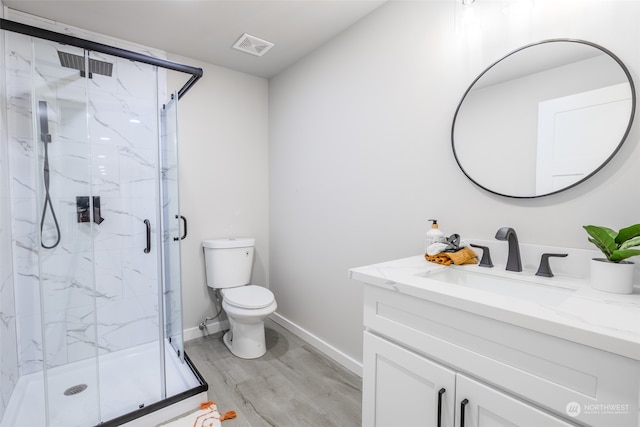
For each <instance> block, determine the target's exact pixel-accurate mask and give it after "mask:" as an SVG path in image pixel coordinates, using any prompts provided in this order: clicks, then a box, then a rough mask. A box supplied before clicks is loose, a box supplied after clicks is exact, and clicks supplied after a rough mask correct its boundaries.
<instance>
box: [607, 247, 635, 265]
mask: <svg viewBox="0 0 640 427" xmlns="http://www.w3.org/2000/svg"><path fill="white" fill-rule="evenodd" d="M637 255H640V249H625V250H616V251H614V252H613V254H611V257H610V258H609V260H610V261H613V262H620V261H623V260H625V259H627V258H631V257H632V256H637Z"/></svg>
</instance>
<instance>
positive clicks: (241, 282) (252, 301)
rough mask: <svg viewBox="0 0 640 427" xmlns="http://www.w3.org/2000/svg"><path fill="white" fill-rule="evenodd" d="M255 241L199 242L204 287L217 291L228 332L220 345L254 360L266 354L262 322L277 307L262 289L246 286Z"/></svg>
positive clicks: (252, 239)
mask: <svg viewBox="0 0 640 427" xmlns="http://www.w3.org/2000/svg"><path fill="white" fill-rule="evenodd" d="M254 246H255V239H254V238H251V237H242V238H230V239H214V240H205V241H203V242H202V247H203V248H204V262H205V270H206V272H207V286H209V287H210V288H213V289H219V290H220V294H221V295H222V308H223V309H224V311H225V312H226V313H227V317H228V318H229V324H230V325H231V328H230V329H229V331H228V332H226V333H225V334H224V337H223V341H224V343H225V345H226V346H227V348H228V349H229V350H230V351H231V353H233V354H234V355H236V356H238V357H241V358H243V359H256V358H258V357H261V356H263V355H264V354H265V352H266V351H267V347H266V345H265V339H264V320H265V319H266V318H267V317H269V316H270V315H271V314H273V312H275V311H276V308H277V307H278V305H277V304H276V300H275V298H274V296H273V293H271V291H270V290H269V289H267V288H265V287H262V286H257V285H249V282H250V280H251V268H252V265H253V250H254Z"/></svg>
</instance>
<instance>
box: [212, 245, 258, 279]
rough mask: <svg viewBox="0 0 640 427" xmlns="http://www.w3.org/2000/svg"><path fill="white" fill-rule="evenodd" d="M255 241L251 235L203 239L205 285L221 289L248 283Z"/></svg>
mask: <svg viewBox="0 0 640 427" xmlns="http://www.w3.org/2000/svg"><path fill="white" fill-rule="evenodd" d="M255 243H256V240H255V239H254V238H252V237H237V238H230V239H213V240H205V241H203V242H202V247H203V248H204V265H205V270H206V272H207V286H209V287H211V288H214V289H221V288H233V287H236V286H243V285H247V284H249V282H250V281H251V267H252V265H253V249H254V246H255Z"/></svg>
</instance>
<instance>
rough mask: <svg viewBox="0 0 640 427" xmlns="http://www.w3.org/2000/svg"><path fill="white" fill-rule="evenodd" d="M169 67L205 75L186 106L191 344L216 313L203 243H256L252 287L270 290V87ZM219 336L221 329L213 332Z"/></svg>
mask: <svg viewBox="0 0 640 427" xmlns="http://www.w3.org/2000/svg"><path fill="white" fill-rule="evenodd" d="M169 59H170V60H172V61H175V62H181V63H183V64H187V65H191V66H194V67H200V68H202V69H203V77H202V78H201V79H200V80H199V81H198V82H197V83H196V85H195V86H193V87H192V88H191V89H190V90H189V92H187V93H186V94H185V95H184V96H183V97H182V98H181V99H180V102H179V103H178V135H179V158H180V159H179V160H180V211H181V213H182V215H184V216H185V217H186V218H187V220H188V235H187V238H186V239H185V240H183V241H182V247H181V254H182V295H183V322H184V329H185V339H191V338H194V337H197V336H199V335H200V334H201V332H200V331H199V330H198V328H197V327H198V324H199V323H200V322H201V321H203V320H204V318H205V317H207V316H211V315H212V314H213V313H214V312H215V308H214V305H213V292H211V291H210V290H209V289H208V288H207V286H206V279H205V270H204V258H203V252H202V246H201V243H202V240H204V239H213V238H223V237H243V236H250V237H255V238H256V250H255V261H254V267H253V276H252V281H253V283H255V284H260V285H265V286H268V284H269V283H268V277H269V268H268V266H269V256H268V239H269V230H268V227H269V223H268V157H267V156H268V147H267V137H268V123H267V121H268V113H267V111H268V110H267V107H268V84H267V80H265V79H263V78H259V77H254V76H250V75H248V74H244V73H240V72H236V71H232V70H229V69H226V68H222V67H217V66H214V65H211V64H207V63H202V62H198V61H195V60H193V59H190V58H184V57H179V56H176V55H173V56H170V57H169ZM187 77H188V76H187V75H185V74H179V75H178V74H173V75H170V81H169V85H170V87H174V88H179V87H181V86H182V84H183V83H184V82H185V81H186V78H187ZM218 329H219V325H217V324H216V322H212V324H211V326H210V327H209V328H208V330H209V332H216V331H217V330H218Z"/></svg>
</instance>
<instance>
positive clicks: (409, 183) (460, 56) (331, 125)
mask: <svg viewBox="0 0 640 427" xmlns="http://www.w3.org/2000/svg"><path fill="white" fill-rule="evenodd" d="M458 3H459V2H457V1H456V2H454V1H406V2H404V1H397V2H396V1H394V2H390V3H387V4H386V5H384V6H382V7H381V8H380V9H378V10H376V11H374V12H373V13H372V14H371V15H369V16H368V17H367V18H365V19H364V20H362V21H360V22H359V23H358V24H356V25H355V26H353V27H351V28H350V29H349V30H347V31H346V32H344V33H343V34H341V35H340V36H338V37H337V38H335V39H334V40H332V41H331V42H330V43H328V44H326V45H325V46H323V47H322V48H321V49H319V50H317V51H316V52H314V53H313V54H312V55H310V56H308V57H307V58H305V59H304V60H303V61H300V62H299V63H297V64H296V65H295V66H293V67H291V68H289V69H288V70H286V71H285V72H283V73H281V74H280V75H278V76H276V77H275V78H273V79H272V80H271V81H270V84H269V91H270V98H269V114H270V121H269V126H270V133H269V146H270V148H269V156H270V157H269V162H270V163H269V165H270V186H269V191H270V233H271V235H270V252H269V255H270V260H271V263H270V285H271V289H272V290H273V291H274V293H275V295H276V299H277V301H278V313H279V314H280V315H281V316H283V317H285V318H286V319H287V320H289V321H290V322H293V323H295V324H296V325H298V326H300V327H301V328H304V329H306V330H307V331H309V332H310V333H312V334H314V335H316V336H317V337H318V338H320V339H322V340H324V341H326V342H327V343H328V344H329V345H332V346H334V347H335V348H336V349H338V350H339V351H342V352H344V353H345V354H346V355H348V356H350V357H352V358H354V359H356V360H362V351H361V346H362V341H361V332H362V294H361V292H362V286H361V285H360V284H359V283H356V282H353V281H351V280H349V279H348V278H347V270H348V268H350V267H357V266H361V265H365V264H370V263H375V262H380V261H385V260H391V259H396V258H401V257H405V256H411V255H415V254H418V253H421V251H422V245H423V236H424V233H425V232H426V231H427V219H428V218H437V219H438V220H439V222H440V225H441V229H442V230H443V231H444V232H445V233H446V234H451V233H454V232H457V233H460V234H461V235H462V236H463V237H464V236H469V237H476V238H485V239H491V238H493V236H494V234H495V232H496V230H497V229H498V228H499V227H501V226H512V227H514V228H515V229H516V230H517V232H518V235H519V237H520V241H521V242H523V243H535V244H544V245H557V246H569V247H579V248H590V247H589V244H588V243H587V240H586V235H585V233H584V231H583V229H582V227H581V226H582V225H583V224H590V223H594V224H600V225H608V226H610V227H612V228H620V227H623V226H627V225H630V224H633V223H637V222H638V211H639V208H640V198H638V197H637V194H635V193H636V192H637V188H638V182H639V180H640V168H639V167H638V165H639V163H640V149H639V148H638V136H639V132H638V125H637V124H636V126H635V127H634V129H632V131H631V134H630V136H629V139H628V142H627V143H626V144H625V145H624V146H623V147H622V149H621V151H620V152H619V153H618V155H617V156H616V157H615V158H614V159H613V160H612V161H611V162H610V163H609V164H608V165H607V166H606V167H605V168H604V169H603V170H601V171H600V172H599V173H598V174H597V175H596V176H595V177H593V178H592V179H591V180H589V181H588V182H586V183H584V184H581V185H580V186H578V187H576V188H574V189H572V190H570V191H568V192H565V193H561V194H557V195H553V196H549V197H545V198H541V199H533V200H513V199H507V198H500V197H498V196H493V195H491V194H489V193H486V192H484V191H482V190H480V189H478V188H477V187H475V186H474V185H473V184H472V183H470V182H469V181H468V180H467V179H466V178H465V177H464V176H463V174H462V173H461V172H460V170H459V169H458V167H457V165H456V163H455V161H454V158H453V155H452V153H451V148H450V145H451V142H450V130H451V129H450V126H451V120H452V118H453V114H454V111H455V108H456V106H457V103H458V100H459V99H460V97H461V96H462V94H463V93H464V91H465V89H466V88H467V86H468V85H469V84H470V83H471V82H472V81H473V79H474V78H475V76H476V75H477V74H479V73H480V72H481V71H482V70H483V69H484V68H485V67H487V66H488V65H490V64H491V63H492V62H493V61H494V60H497V59H498V58H500V57H502V56H503V55H505V54H506V53H508V52H510V51H512V50H513V49H515V48H517V47H520V46H522V45H525V44H528V43H532V42H535V41H538V40H542V39H547V38H554V37H570V38H580V39H585V40H589V41H592V42H595V43H598V44H600V45H602V46H604V47H607V48H608V49H610V50H611V51H613V52H614V53H615V54H616V55H618V56H619V57H620V58H621V59H622V61H624V62H625V63H626V64H627V66H628V67H629V69H630V70H631V72H632V74H633V77H634V79H635V81H636V82H640V78H638V70H640V51H639V50H638V48H637V40H638V36H639V34H638V29H637V28H638V27H637V24H636V23H637V22H638V19H639V18H640V2H623V1H620V2H617V1H612V2H606V1H592V2H588V3H587V2H584V1H580V0H565V1H562V2H558V1H557V0H538V1H536V2H535V8H534V9H533V10H531V11H529V12H527V13H526V14H523V15H518V14H511V15H507V14H505V13H504V12H503V5H504V4H505V3H506V2H503V1H486V0H484V1H477V2H476V3H475V6H474V9H471V10H472V12H471V13H476V16H477V18H478V19H477V20H476V21H471V20H469V17H468V16H466V15H464V14H468V13H469V12H468V10H467V11H463V10H462V6H460V5H458ZM590 249H591V248H590ZM524 262H525V263H528V262H531V263H535V262H537V260H524Z"/></svg>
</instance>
